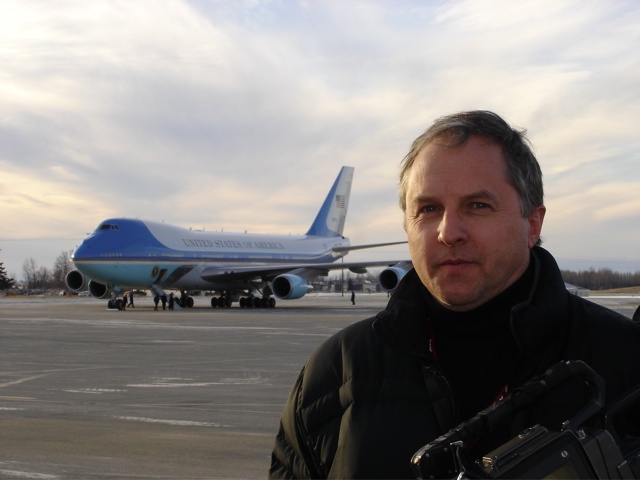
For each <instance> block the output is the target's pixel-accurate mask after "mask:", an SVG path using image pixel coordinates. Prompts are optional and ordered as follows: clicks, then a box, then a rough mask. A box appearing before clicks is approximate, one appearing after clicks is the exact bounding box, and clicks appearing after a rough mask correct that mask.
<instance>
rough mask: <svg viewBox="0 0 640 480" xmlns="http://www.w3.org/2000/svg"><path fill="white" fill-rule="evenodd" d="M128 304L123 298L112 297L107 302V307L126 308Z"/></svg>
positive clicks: (113, 308)
mask: <svg viewBox="0 0 640 480" xmlns="http://www.w3.org/2000/svg"><path fill="white" fill-rule="evenodd" d="M125 306H126V304H125V303H124V301H123V300H122V299H121V298H110V299H109V301H108V302H107V308H108V309H109V310H124V309H125Z"/></svg>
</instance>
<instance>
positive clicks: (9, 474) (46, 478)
mask: <svg viewBox="0 0 640 480" xmlns="http://www.w3.org/2000/svg"><path fill="white" fill-rule="evenodd" d="M0 476H2V477H3V478H5V477H6V478H34V479H42V480H50V479H56V478H60V477H59V476H58V475H49V474H47V473H35V472H21V471H19V470H5V469H0Z"/></svg>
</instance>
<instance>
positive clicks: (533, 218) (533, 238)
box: [527, 205, 547, 249]
mask: <svg viewBox="0 0 640 480" xmlns="http://www.w3.org/2000/svg"><path fill="white" fill-rule="evenodd" d="M546 212H547V207H545V206H544V205H538V206H537V207H533V212H531V215H529V218H528V219H527V220H528V222H529V248H530V249H531V248H533V247H535V246H536V244H537V243H538V240H539V239H540V232H542V222H543V221H544V214H545V213H546Z"/></svg>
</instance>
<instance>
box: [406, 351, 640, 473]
mask: <svg viewBox="0 0 640 480" xmlns="http://www.w3.org/2000/svg"><path fill="white" fill-rule="evenodd" d="M574 377H580V378H581V379H582V380H583V381H584V382H585V384H586V385H587V386H588V388H589V391H590V392H591V400H590V401H589V402H587V404H586V405H584V407H583V408H582V409H581V410H580V411H579V412H577V413H576V414H575V415H574V416H573V417H572V418H571V419H569V420H567V421H565V422H564V423H563V424H562V428H561V429H560V430H559V431H553V430H549V429H548V428H546V427H544V426H542V425H533V426H531V427H528V428H526V429H524V430H523V431H522V432H520V434H518V435H517V436H515V437H514V438H512V439H511V440H509V441H508V442H506V443H504V444H503V445H501V446H499V447H498V448H495V449H493V450H491V451H489V452H487V453H483V454H480V455H479V456H478V455H475V456H474V455H472V454H470V448H469V447H470V446H471V445H474V444H476V443H477V442H478V441H479V440H481V439H482V438H483V437H485V436H488V435H490V433H491V432H493V431H494V430H496V429H497V428H498V427H500V426H501V425H503V424H505V423H506V422H508V421H509V420H510V419H511V418H513V416H514V415H516V414H517V413H518V412H519V411H521V410H522V409H524V408H527V407H530V406H531V405H533V404H534V403H535V402H537V401H538V400H539V399H540V398H542V397H543V396H544V395H545V394H547V393H548V392H549V391H550V390H553V389H555V388H557V387H558V385H560V384H562V383H563V382H565V381H567V380H568V379H570V378H574ZM603 406H604V382H603V381H602V378H601V377H599V376H598V375H597V374H596V373H595V372H594V371H593V370H592V369H591V368H590V367H588V366H587V365H586V364H585V363H583V362H580V361H572V362H561V363H559V364H556V365H555V366H554V367H552V368H550V369H549V370H548V371H547V372H546V373H545V375H544V376H543V377H541V378H540V379H538V380H536V381H532V382H530V383H528V384H526V385H524V386H523V387H521V388H519V389H517V390H516V391H514V392H513V393H512V394H511V395H510V396H508V397H507V398H505V399H504V400H503V401H501V402H499V403H497V404H496V405H493V406H491V407H489V408H487V409H485V410H483V411H482V412H480V413H479V414H478V415H476V416H475V417H474V418H472V419H471V420H469V421H468V422H464V423H462V424H460V425H458V426H457V427H455V428H454V429H452V430H451V431H449V432H448V433H447V434H445V435H443V436H441V437H438V438H437V439H436V440H434V441H433V442H431V443H429V444H427V445H425V446H424V447H422V448H421V449H420V450H418V451H417V452H416V453H415V454H414V456H413V458H412V460H411V465H412V468H413V471H414V473H415V474H416V476H417V477H418V478H459V479H464V478H468V479H471V478H552V479H560V478H581V479H583V478H597V479H600V478H640V438H637V437H633V436H631V435H630V434H629V432H627V426H628V423H627V421H626V419H627V414H629V413H631V412H637V411H638V408H640V387H639V388H637V389H635V390H633V391H632V392H630V393H629V394H627V395H626V396H625V397H624V398H622V399H621V400H619V401H618V402H616V403H615V404H614V405H612V406H611V407H610V408H608V409H607V410H603ZM633 433H637V432H633Z"/></svg>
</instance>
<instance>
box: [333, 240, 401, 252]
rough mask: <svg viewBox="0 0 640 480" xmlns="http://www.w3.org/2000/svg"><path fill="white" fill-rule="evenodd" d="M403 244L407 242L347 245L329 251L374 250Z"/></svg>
mask: <svg viewBox="0 0 640 480" xmlns="http://www.w3.org/2000/svg"><path fill="white" fill-rule="evenodd" d="M403 243H408V242H407V240H405V241H403V242H387V243H369V244H366V245H348V246H346V247H333V248H332V249H331V250H333V251H334V252H350V251H351V250H362V249H365V248H376V247H388V246H389V245H402V244H403Z"/></svg>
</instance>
